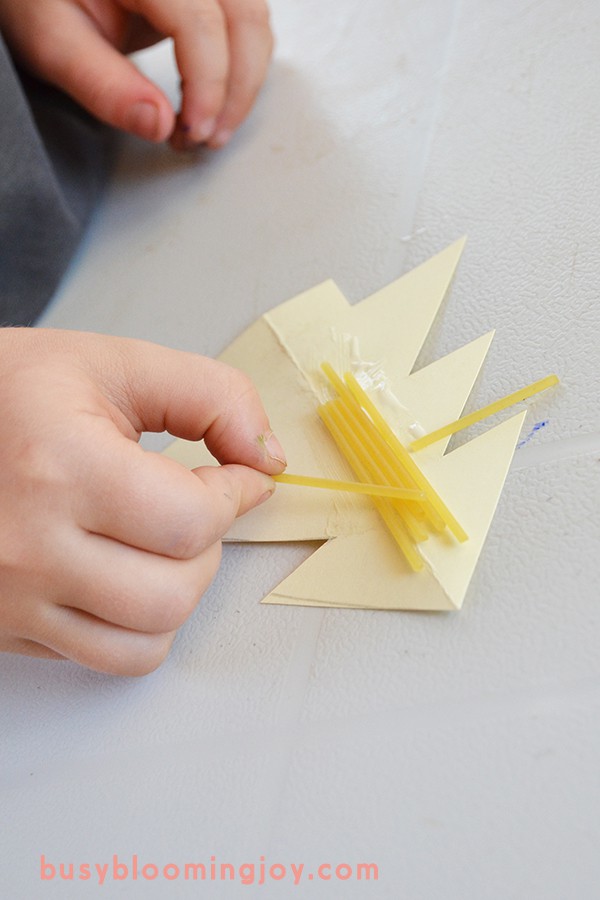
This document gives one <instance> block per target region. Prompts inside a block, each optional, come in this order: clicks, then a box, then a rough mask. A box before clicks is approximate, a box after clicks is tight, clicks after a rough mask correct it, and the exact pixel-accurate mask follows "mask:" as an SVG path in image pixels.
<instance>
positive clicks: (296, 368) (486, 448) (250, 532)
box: [165, 240, 525, 610]
mask: <svg viewBox="0 0 600 900" xmlns="http://www.w3.org/2000/svg"><path fill="white" fill-rule="evenodd" d="M463 246H464V240H460V241H457V242H456V243H454V244H452V245H451V246H450V247H448V248H446V249H445V250H444V251H442V252H441V253H439V254H438V255H437V256H434V257H433V258H432V259H430V260H428V261H427V262H425V263H424V264H423V265H421V266H419V267H418V268H416V269H414V270H413V271H411V272H409V273H408V274H407V275H405V276H404V277H403V278H400V279H399V280H398V281H395V282H393V283H392V284H390V285H388V286H387V287H385V288H383V289H382V290H380V291H378V292H377V293H375V294H373V295H372V296H370V297H367V299H366V300H363V301H362V302H361V303H358V304H356V305H355V306H350V305H349V304H348V302H347V300H346V299H345V297H344V296H343V295H342V293H341V292H340V291H339V290H338V288H337V287H336V285H335V284H334V283H333V282H332V281H326V282H324V283H323V284H321V285H319V286H317V287H315V288H312V289H311V290H309V291H306V292H305V293H303V294H300V295H299V296H297V297H294V298H293V299H292V300H289V301H288V302H286V303H283V304H281V305H280V306H277V307H276V308H275V309H273V310H271V312H269V313H267V314H265V315H264V316H262V317H261V318H260V319H259V320H258V321H257V322H255V323H254V325H252V326H251V327H250V328H248V330H247V331H245V332H244V334H242V335H241V337H239V338H238V339H237V340H235V341H234V342H233V343H232V344H231V345H230V346H229V347H228V348H227V350H226V351H225V352H224V353H223V354H222V355H221V357H220V358H221V359H222V360H223V361H224V362H227V363H229V364H230V365H233V366H236V367H237V368H240V369H242V370H244V371H245V372H247V373H248V374H249V375H250V376H251V378H252V379H253V381H254V383H255V384H256V386H257V387H258V390H259V392H260V394H261V397H262V400H263V402H264V405H265V407H266V409H267V411H268V413H269V416H270V418H271V423H272V425H273V429H274V431H275V433H276V434H277V436H278V437H279V439H280V440H281V442H282V444H283V446H284V447H285V449H286V454H287V458H288V470H289V471H290V472H294V473H299V474H306V475H316V476H322V477H326V478H338V479H346V480H356V479H355V476H354V475H353V474H352V472H351V470H350V469H349V467H348V465H347V463H346V462H345V460H344V459H343V458H342V457H341V455H340V454H339V451H338V449H337V447H336V446H335V444H334V442H333V440H332V439H331V437H330V436H329V434H328V433H327V431H326V430H325V428H324V426H323V424H322V422H321V421H320V419H319V417H318V415H317V407H318V405H319V404H320V403H322V402H324V401H325V400H327V399H328V398H329V396H330V395H329V394H328V390H327V387H326V383H325V379H324V377H323V375H322V373H321V371H320V364H321V362H323V361H325V360H326V361H328V362H330V363H331V364H332V365H333V367H334V368H335V369H336V370H337V371H338V372H339V373H342V372H343V371H345V370H347V369H348V368H349V367H350V362H351V357H352V355H353V354H354V361H355V362H356V348H357V347H359V348H360V357H361V359H362V360H374V361H376V362H377V363H378V364H379V365H380V367H381V369H382V370H383V371H384V372H385V384H386V387H387V396H392V397H393V398H397V400H398V401H399V404H401V405H399V404H396V413H397V412H398V410H400V413H399V414H398V416H397V420H396V421H394V422H392V421H391V420H390V417H389V410H388V411H387V413H386V410H385V405H383V406H382V405H381V403H382V402H383V400H385V397H384V398H383V400H382V398H379V400H378V394H377V391H376V390H375V391H374V392H373V393H372V394H371V396H372V398H373V400H374V402H376V403H377V404H378V405H379V406H380V409H381V411H382V413H383V414H384V415H385V416H386V419H387V420H388V422H389V424H390V425H392V427H393V428H394V430H395V431H396V432H397V433H398V434H399V436H400V437H401V438H402V439H406V438H407V437H409V435H408V432H407V429H408V428H409V426H410V425H411V423H414V422H415V421H416V422H418V423H419V425H420V426H422V428H423V429H424V430H425V431H426V432H429V431H432V430H434V429H436V428H439V427H441V426H442V425H445V424H446V423H447V422H451V421H453V420H454V419H457V418H458V417H459V416H460V415H461V412H462V410H463V407H464V404H465V402H466V400H467V398H468V396H469V394H470V392H471V390H472V387H473V384H474V381H475V379H476V377H477V374H478V372H479V369H480V367H481V365H482V363H483V360H484V358H485V356H486V353H487V351H488V348H489V345H490V342H491V339H492V336H493V334H492V333H490V334H487V335H484V336H483V337H481V338H478V339H477V340H475V341H473V342H472V343H470V344H467V345H466V346H464V347H462V348H460V349H459V350H457V351H455V352H454V353H451V354H450V355H449V356H446V357H444V358H442V359H440V360H437V361H436V362H435V363H433V364H432V365H429V366H427V367H426V368H423V369H421V370H419V371H418V372H416V373H414V374H412V375H411V374H410V373H411V370H412V368H413V365H414V363H415V360H416V358H417V355H418V353H419V351H420V349H421V347H422V345H423V342H424V340H425V338H426V336H427V333H428V332H429V329H430V327H431V325H432V323H433V320H434V318H435V316H436V313H437V311H438V309H439V307H440V304H441V302H442V300H443V298H444V295H445V293H446V291H447V289H448V286H449V284H450V281H451V279H452V275H453V273H454V270H455V268H456V265H457V263H458V260H459V258H460V254H461V252H462V249H463ZM365 365H366V364H365ZM524 415H525V413H520V414H518V415H516V416H513V417H512V418H510V419H508V420H507V421H505V422H503V423H502V424H501V425H498V426H496V427H494V428H492V429H490V430H488V431H486V432H485V433H483V434H481V435H480V436H478V437H476V438H475V439H474V440H471V441H470V442H469V443H466V444H463V445H462V446H461V447H459V448H458V449H456V450H454V451H453V452H451V453H448V454H446V455H444V451H445V449H446V445H447V439H446V440H444V441H439V442H438V443H436V444H433V445H431V446H430V447H428V448H427V449H425V450H422V451H420V452H419V453H417V454H415V457H414V459H415V461H416V462H417V463H418V465H419V467H420V468H421V470H422V471H423V473H424V474H425V476H426V477H427V478H428V479H429V481H430V483H431V484H432V485H433V487H434V489H435V490H436V491H437V492H438V494H439V495H440V496H441V498H442V499H443V501H444V502H445V504H446V505H447V506H448V508H449V509H450V510H451V511H452V513H453V514H454V516H455V517H456V518H457V519H458V521H459V522H460V524H461V525H462V526H463V528H464V529H465V530H466V532H467V534H468V535H469V540H468V541H466V542H465V543H463V544H459V543H458V542H457V541H456V540H455V539H454V538H453V537H452V536H451V535H450V534H448V533H445V534H441V535H440V534H435V533H434V534H431V535H430V537H429V539H428V540H427V541H426V542H424V543H422V544H420V545H419V550H420V552H421V555H422V556H423V558H424V560H425V562H426V567H425V569H424V570H423V571H421V572H418V573H415V572H412V571H411V570H410V569H409V567H408V564H407V563H406V562H405V560H404V558H403V556H402V554H401V553H400V551H399V549H398V548H397V546H396V545H395V543H393V541H392V539H391V537H390V535H389V534H388V532H387V530H386V528H385V526H384V525H383V523H382V522H381V520H380V518H379V516H378V514H377V512H376V511H375V509H374V507H373V504H372V503H371V501H370V500H369V498H367V497H362V496H357V495H354V494H342V493H340V492H330V491H323V490H315V489H310V488H306V487H293V486H290V485H279V486H278V487H277V490H276V492H275V496H274V497H273V498H272V499H271V500H270V501H269V502H268V503H267V504H264V505H263V506H261V507H259V508H257V509H256V510H253V511H252V512H250V513H248V514H247V515H246V516H244V517H243V518H241V519H238V520H237V522H236V523H235V524H234V527H233V529H232V530H231V531H230V533H229V534H228V536H227V538H228V539H229V540H236V541H309V540H310V541H315V540H324V541H325V543H324V544H323V545H322V546H321V547H320V548H319V549H318V550H317V551H316V552H315V553H314V554H313V555H312V556H311V557H310V558H309V559H308V560H307V561H306V562H305V563H303V565H301V566H300V567H299V568H298V569H297V570H296V571H295V572H293V573H292V574H291V575H290V576H289V577H288V578H286V579H285V580H284V581H283V582H281V584H279V585H278V587H277V588H275V590H274V591H273V592H272V593H270V594H269V595H268V596H267V597H265V599H264V600H263V603H284V604H290V605H302V606H333V607H350V608H362V609H365V608H372V609H389V610H392V609H415V610H454V609H459V608H460V607H461V605H462V603H463V600H464V597H465V593H466V590H467V586H468V584H469V580H470V578H471V576H472V574H473V571H474V568H475V565H476V563H477V559H478V557H479V554H480V552H481V548H482V546H483V543H484V541H485V538H486V535H487V532H488V529H489V527H490V523H491V521H492V517H493V515H494V511H495V509H496V505H497V503H498V499H499V497H500V493H501V491H502V486H503V484H504V480H505V477H506V474H507V471H508V468H509V466H510V462H511V459H512V455H513V453H514V449H515V445H516V442H517V439H518V436H519V433H520V430H521V426H522V423H523V418H524ZM399 420H402V421H399ZM165 452H166V453H167V455H168V456H170V457H172V458H174V459H176V460H178V461H180V462H181V463H183V464H184V465H187V466H190V467H196V466H200V465H208V464H213V465H214V464H215V460H214V459H213V458H212V456H210V454H209V453H208V451H207V450H206V448H205V447H204V445H203V444H202V443H200V444H193V443H189V442H186V441H181V440H178V441H175V443H174V444H172V445H171V446H170V447H169V448H168V449H167V450H166V451H165Z"/></svg>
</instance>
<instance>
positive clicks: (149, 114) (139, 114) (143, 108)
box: [125, 100, 160, 141]
mask: <svg viewBox="0 0 600 900" xmlns="http://www.w3.org/2000/svg"><path fill="white" fill-rule="evenodd" d="M125 126H126V128H127V130H128V131H133V133H134V134H137V135H139V137H143V138H146V139H147V140H149V141H156V140H158V138H159V126H160V118H159V112H158V106H156V104H155V103H150V102H148V101H147V100H141V101H140V102H139V103H134V104H133V106H130V107H129V111H128V113H127V118H126V121H125Z"/></svg>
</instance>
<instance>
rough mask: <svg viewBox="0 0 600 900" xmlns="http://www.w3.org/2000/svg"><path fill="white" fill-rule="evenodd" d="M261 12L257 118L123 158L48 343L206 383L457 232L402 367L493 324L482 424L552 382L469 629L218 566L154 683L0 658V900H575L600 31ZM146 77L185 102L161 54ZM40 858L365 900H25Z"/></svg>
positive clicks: (593, 754) (456, 1)
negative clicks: (332, 292) (120, 349)
mask: <svg viewBox="0 0 600 900" xmlns="http://www.w3.org/2000/svg"><path fill="white" fill-rule="evenodd" d="M272 9H273V23H274V27H275V31H276V35H277V41H278V43H277V51H276V56H275V60H274V64H273V66H272V70H271V73H270V77H269V81H268V84H267V86H266V89H265V90H264V93H263V94H262V96H261V99H260V101H259V103H258V106H257V108H256V110H255V112H254V114H253V115H252V117H251V119H250V120H249V121H248V123H247V124H246V125H245V126H244V127H243V128H242V130H241V131H240V132H239V134H238V135H237V136H236V138H235V140H234V141H233V143H232V144H231V146H230V147H228V148H227V149H225V150H224V151H222V152H220V153H204V154H201V155H200V156H199V157H197V158H194V157H192V158H188V157H186V158H180V157H178V156H176V155H174V154H172V153H170V152H169V151H168V150H167V149H163V148H155V147H146V146H143V145H142V144H141V143H140V142H137V141H134V140H130V141H126V142H125V144H124V147H123V151H122V153H121V156H120V161H119V164H118V167H117V171H116V174H115V177H114V179H113V181H112V183H111V185H110V188H109V190H108V192H107V194H106V196H105V199H104V201H103V203H102V205H101V207H100V208H99V210H98V212H97V214H96V216H95V219H94V221H93V224H92V227H91V229H90V231H89V235H88V237H87V239H86V240H85V242H84V245H83V247H82V249H81V251H80V253H79V254H78V257H77V259H76V261H75V263H74V265H73V266H72V268H71V271H70V273H69V275H68V277H67V278H66V280H65V282H64V284H63V286H62V288H61V291H60V292H59V295H58V297H57V299H56V301H55V303H54V304H53V306H52V307H51V309H50V311H49V312H48V314H47V315H46V317H45V319H44V323H43V324H47V325H51V326H59V327H66V328H74V329H86V330H97V331H102V332H107V333H111V334H121V335H130V336H136V337H142V338H146V339H150V340H154V341H158V342H161V343H165V344H169V345H171V346H174V347H181V348H185V349H188V350H195V351H198V352H201V353H206V354H211V355H216V354H217V353H219V352H220V351H221V350H222V349H223V348H224V347H225V346H226V345H227V344H228V343H229V341H230V340H231V339H232V338H233V337H235V336H236V335H237V334H239V333H240V332H241V331H242V330H243V329H244V328H245V327H246V326H247V325H248V324H250V323H251V322H253V321H254V320H255V319H256V318H257V316H259V315H260V314H261V313H263V312H265V311H266V310H268V309H269V308H271V307H272V306H274V305H276V304H277V303H279V302H281V301H283V300H285V299H287V298H289V297H291V296H293V295H294V294H296V293H298V292H300V291H301V290H304V289H306V288H308V287H311V286H312V285H314V284H316V283H318V282H319V281H321V280H323V279H324V278H327V277H332V278H334V279H335V280H336V281H337V283H338V284H339V286H340V287H341V288H342V290H343V291H344V292H345V293H346V294H347V296H348V297H349V298H350V300H351V301H357V300H359V299H361V298H362V297H364V296H366V295H367V294H369V293H371V292H372V291H374V290H376V289H377V288H379V287H381V286H383V285H385V284H386V283H387V282H389V281H391V280H392V279H394V278H397V277H398V276H399V275H401V274H402V273H403V272H405V271H407V270H408V269H409V268H411V267H412V266H413V265H416V264H417V263H419V262H421V261H423V260H424V259H426V258H427V257H428V256H430V255H432V254H433V253H435V252H436V251H437V250H440V249H442V248H443V247H444V246H446V244H448V243H450V242H451V241H453V240H454V239H456V238H457V237H459V236H461V235H462V234H464V233H466V234H468V236H469V241H468V245H467V249H466V251H465V254H464V256H463V260H462V262H461V264H460V267H459V270H458V273H457V276H456V279H455V282H454V285H453V288H452V290H451V293H450V295H449V297H448V299H447V301H446V303H445V306H444V309H443V312H442V314H441V316H440V319H439V321H438V323H437V324H436V326H435V328H434V330H433V333H432V335H431V337H430V339H429V341H428V343H427V345H426V348H425V350H424V352H423V354H422V357H421V363H425V362H429V361H431V360H433V359H435V358H437V357H438V356H440V355H442V354H444V353H446V352H448V351H450V350H452V349H455V348H456V347H458V346H460V345H462V344H463V343H465V342H466V341H468V340H470V339H472V338H474V337H476V336H478V335H480V334H482V333H483V332H485V331H487V330H488V329H490V328H491V327H495V328H496V329H497V335H496V338H495V341H494V344H493V346H492V350H491V353H490V355H489V357H488V360H487V362H486V364H485V367H484V371H483V374H482V377H481V378H480V380H479V381H478V384H477V388H476V391H475V394H474V396H473V398H472V400H471V404H472V406H473V408H476V406H478V405H483V404H484V403H487V402H489V401H491V400H492V399H495V398H496V397H498V396H501V395H502V394H503V393H505V392H508V391H510V390H512V389H514V388H515V387H517V386H519V385H521V384H525V383H527V382H528V381H533V380H534V379H536V378H538V377H541V376H543V375H545V374H548V373H549V372H553V371H556V372H557V373H559V374H560V376H561V379H562V385H561V387H560V388H559V389H557V390H556V391H553V392H551V393H549V394H548V395H546V396H544V397H542V398H540V399H539V400H538V401H537V402H536V404H535V406H534V407H533V408H532V411H531V413H530V417H529V419H528V424H529V425H533V424H534V423H535V422H536V421H539V420H543V419H544V420H545V419H547V420H549V421H548V425H547V426H546V427H545V428H543V429H540V430H539V431H538V432H537V433H536V434H535V436H534V437H533V438H532V439H531V440H530V441H529V443H528V444H527V446H526V447H524V448H523V449H521V450H519V451H518V452H517V454H516V456H515V460H514V464H513V466H512V469H511V471H510V473H509V476H508V480H507V484H506V488H505V491H504V494H503V496H502V499H501V502H500V505H499V508H498V512H497V515H496V518H495V520H494V523H493V526H492V529H491V532H490V535H489V539H488V541H487V544H486V546H485V548H484V552H483V554H482V557H481V560H480V563H479V566H478V568H477V571H476V573H475V576H474V578H473V581H472V583H471V586H470V589H469V592H468V596H467V599H466V602H465V605H464V607H463V609H462V611H461V612H460V613H458V614H453V615H433V614H428V615H423V614H407V613H397V614H388V613H381V612H360V611H347V610H319V609H303V608H286V607H273V606H268V607H265V606H261V605H260V604H259V600H260V598H261V597H262V596H263V595H264V594H265V593H267V591H268V590H269V589H270V588H272V587H273V586H274V585H275V584H276V583H277V582H278V581H280V580H281V578H282V577H283V576H284V575H286V574H287V573H288V572H289V571H291V569H292V568H293V567H294V566H295V565H297V564H298V563H299V561H300V560H301V559H303V558H304V557H305V555H306V554H307V552H308V549H307V548H303V547H300V546H294V547H277V546H272V545H268V546H262V547H255V546H248V547H239V546H235V547H228V548H226V550H225V556H224V562H223V566H222V568H221V570H220V573H219V575H218V577H217V579H216V581H215V583H214V584H213V586H212V587H211V589H210V590H209V592H208V594H207V595H206V596H205V598H204V599H203V601H202V603H201V604H200V605H199V607H198V608H197V610H196V612H195V613H194V614H193V616H192V617H191V619H190V620H189V621H188V623H187V624H186V625H185V626H184V627H183V628H182V629H181V632H180V634H179V636H178V638H177V640H176V643H175V645H174V648H173V650H172V653H171V655H170V657H169V658H168V660H167V661H166V662H165V664H164V665H163V666H162V667H161V668H160V669H159V670H158V671H156V672H155V673H153V674H152V675H150V676H147V677H146V678H143V679H139V680H136V679H120V678H115V677H108V676H103V675H99V674H97V673H92V672H89V671H86V670H84V669H81V668H79V667H77V666H75V665H73V664H70V663H50V662H44V661H32V660H28V659H22V658H18V657H13V656H4V657H3V658H0V737H1V745H0V894H1V895H2V897H6V898H7V900H36V898H44V900H46V898H47V900H50V898H55V897H61V898H62V897H73V898H77V900H81V898H86V897H92V896H93V897H96V896H98V897H100V896H102V897H116V898H117V897H118V898H120V897H126V898H133V900H137V898H146V897H159V898H170V897H196V896H206V897H210V898H212V897H215V898H217V897H218V898H237V897H238V896H240V897H252V898H260V897H285V898H289V897H302V898H304V897H307V898H312V897H318V898H321V897H330V898H333V897H335V898H340V897H343V898H344V900H346V898H355V897H356V898H369V897H377V898H380V897H381V898H402V900H404V898H406V900H409V898H410V900H432V898H433V900H437V898H443V900H454V898H456V900H459V898H460V900H470V898H473V900H509V898H519V900H520V898H527V900H559V898H560V900H563V898H574V897H576V898H578V900H587V898H595V897H598V896H600V851H599V847H600V823H599V816H600V764H599V754H600V615H599V605H598V601H599V595H600V563H599V557H600V546H599V538H600V462H599V457H600V432H599V429H598V421H599V418H600V400H599V396H600V349H599V346H600V340H599V336H600V335H599V330H598V327H599V324H600V302H599V300H600V242H599V217H600V111H599V97H600V63H599V61H598V54H599V47H600V9H599V7H598V4H597V2H596V0H581V2H572V3H567V2H564V0H541V2H533V3H523V2H521V0H503V2H500V0H420V2H418V3H417V2H411V0H376V2H374V3H365V2H359V0H346V2H344V3H340V2H337V0H318V2H317V0H302V2H300V0H274V2H273V4H272ZM143 64H144V66H145V67H146V68H147V69H148V70H149V71H151V72H153V73H154V74H155V75H157V77H158V78H160V80H161V81H162V82H163V83H164V84H166V85H167V86H168V87H169V89H170V90H174V85H175V83H176V80H175V77H174V74H173V72H172V66H171V60H170V55H169V53H168V52H167V51H166V50H165V48H162V49H160V50H158V51H153V52H151V53H150V54H148V55H147V56H146V58H145V60H144V62H143ZM162 445H164V438H154V443H152V442H150V443H149V444H148V446H150V447H153V448H159V447H160V446H162ZM42 854H44V855H45V857H46V858H47V860H48V861H50V862H51V863H53V864H55V865H58V864H59V863H61V862H62V863H65V864H68V863H71V862H73V863H74V864H75V865H76V867H77V866H79V865H82V864H84V863H90V864H92V865H93V864H94V863H100V864H102V863H104V862H109V863H111V861H112V857H113V855H114V854H117V856H118V857H119V859H120V860H121V861H123V862H125V863H129V864H130V863H131V860H132V858H133V854H137V855H138V858H139V865H140V866H141V865H142V864H144V863H154V864H157V865H159V866H164V865H165V864H166V863H174V864H177V865H181V866H183V864H185V863H186V862H204V863H205V864H206V865H209V863H210V858H211V856H214V857H215V860H216V862H217V863H218V864H219V865H220V864H221V863H231V864H232V865H234V866H236V869H238V870H239V866H240V865H242V864H243V863H245V862H254V863H255V864H256V865H257V866H258V865H259V863H260V861H261V857H264V861H265V864H266V865H267V867H268V866H270V865H272V864H274V863H280V864H284V865H286V866H289V864H290V863H292V862H294V863H297V864H298V863H304V864H305V873H308V872H309V871H311V872H313V874H314V873H316V871H317V866H318V865H319V864H320V863H331V864H332V865H333V867H334V868H335V866H336V865H337V864H338V863H340V862H343V863H348V864H350V865H352V866H356V865H357V864H358V863H361V862H374V863H376V864H377V866H378V868H379V880H378V881H377V882H375V881H371V882H366V881H361V882H358V881H356V880H354V879H352V880H348V881H345V882H340V881H338V882H335V881H334V880H332V881H323V880H319V879H318V878H317V877H316V875H315V878H314V879H312V880H309V879H308V877H307V874H305V876H304V879H303V881H302V882H301V884H300V885H299V886H293V884H291V882H290V880H289V879H288V880H287V881H282V882H280V883H274V882H273V881H271V882H270V883H266V884H263V885H254V886H253V887H250V886H247V885H243V884H242V883H241V882H240V879H239V878H237V879H236V881H235V882H233V883H231V882H229V883H222V882H219V881H212V882H205V883H204V884H203V885H202V884H199V883H194V882H191V881H188V882H185V881H184V880H183V878H179V879H178V880H174V881H171V882H168V881H166V880H165V879H164V878H162V879H159V880H157V881H152V882H151V881H147V880H144V879H143V878H139V879H138V880H137V881H135V882H134V881H132V880H131V879H129V880H128V881H123V882H118V881H114V880H112V879H111V878H110V877H109V878H108V880H107V882H106V883H105V884H104V885H102V886H100V885H99V884H98V883H97V880H96V881H94V878H93V877H92V879H90V880H89V881H78V880H77V878H76V879H75V881H73V882H67V881H63V880H60V878H59V877H58V876H57V877H56V878H55V879H54V880H53V881H42V880H41V879H40V857H41V855H42Z"/></svg>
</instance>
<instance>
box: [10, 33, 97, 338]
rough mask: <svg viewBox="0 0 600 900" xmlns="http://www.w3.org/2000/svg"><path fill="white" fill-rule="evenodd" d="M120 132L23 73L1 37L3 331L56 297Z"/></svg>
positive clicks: (28, 320)
mask: <svg viewBox="0 0 600 900" xmlns="http://www.w3.org/2000/svg"><path fill="white" fill-rule="evenodd" d="M113 138H114V134H113V133H112V132H111V131H110V129H108V128H106V127H105V126H103V125H101V124H100V123H99V122H97V121H96V120H95V119H93V118H92V117H91V116H89V115H88V114H87V113H86V112H84V111H83V110H82V109H81V108H80V107H79V106H77V104H75V103H74V102H72V101H71V100H70V99H69V98H68V97H66V96H65V95H64V94H62V93H61V92H60V91H57V90H55V89H54V88H52V87H50V86H49V85H46V84H43V83H41V82H39V81H37V80H35V79H34V78H31V77H30V76H28V75H26V74H25V73H23V72H22V71H20V70H19V69H18V68H17V67H16V66H15V64H14V62H13V60H12V59H11V56H10V53H9V52H8V50H7V48H6V46H5V44H4V42H3V40H2V36H1V35H0V325H30V324H32V323H33V322H34V321H35V319H36V318H37V316H38V315H39V314H40V313H41V311H42V310H43V308H44V306H45V305H46V303H47V302H48V301H49V300H50V298H51V297H52V294H53V292H54V291H55V289H56V287H57V285H58V283H59V281H60V278H61V276H62V275H63V273H64V270H65V268H66V266H67V264H68V262H69V259H70V258H71V256H72V254H73V252H74V250H75V248H76V246H77V242H78V241H79V239H80V237H81V235H82V232H83V229H84V227H85V224H86V222H87V220H88V218H89V215H90V213H91V211H92V209H93V206H94V203H95V201H96V200H97V198H98V195H99V192H100V190H101V188H102V185H103V183H104V181H105V177H106V174H107V171H108V167H109V164H110V159H111V155H112V154H111V152H110V151H111V147H112V146H113V143H114V141H113Z"/></svg>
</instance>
